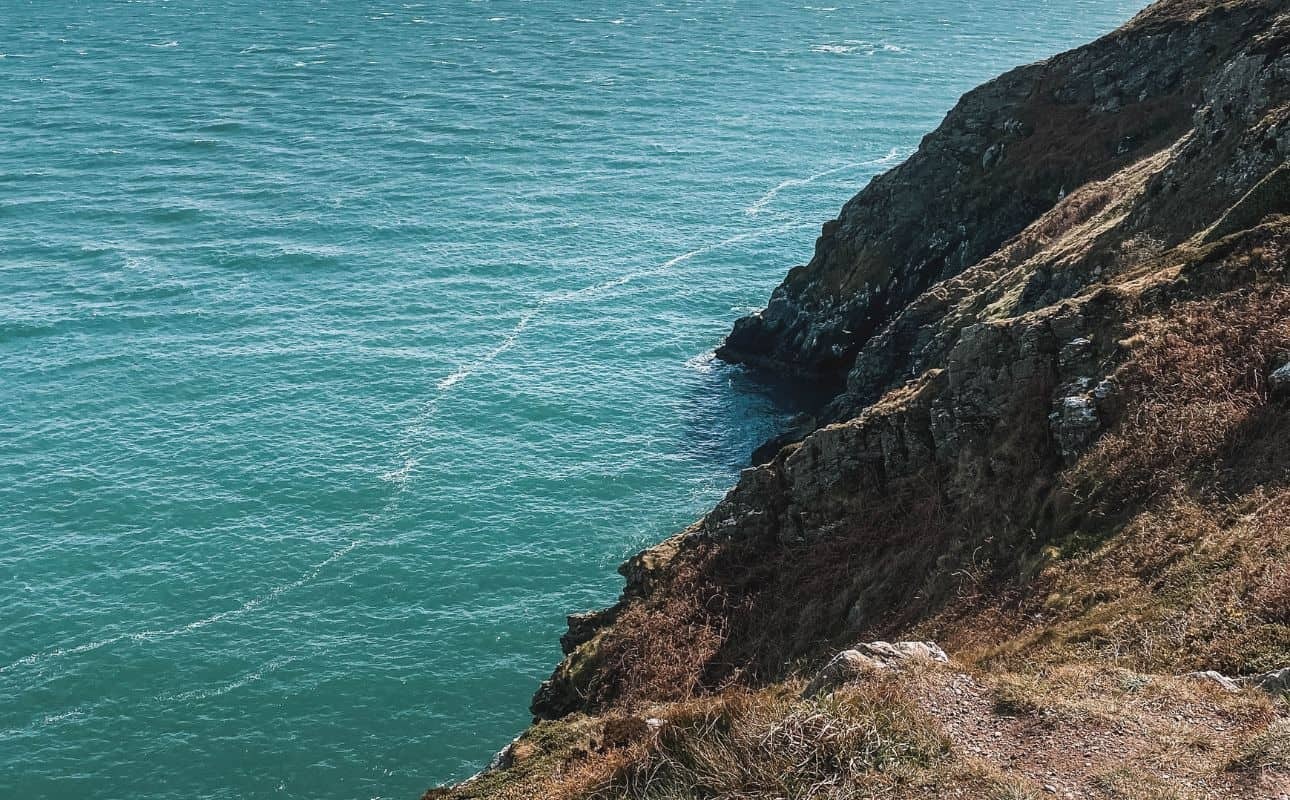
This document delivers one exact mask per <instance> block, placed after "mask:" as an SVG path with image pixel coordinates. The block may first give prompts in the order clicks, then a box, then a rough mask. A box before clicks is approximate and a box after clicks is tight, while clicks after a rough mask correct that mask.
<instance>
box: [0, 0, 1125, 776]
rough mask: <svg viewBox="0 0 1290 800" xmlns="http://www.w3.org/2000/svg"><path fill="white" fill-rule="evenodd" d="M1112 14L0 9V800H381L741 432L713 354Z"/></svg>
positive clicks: (624, 7)
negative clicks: (906, 174) (985, 87)
mask: <svg viewBox="0 0 1290 800" xmlns="http://www.w3.org/2000/svg"><path fill="white" fill-rule="evenodd" d="M1138 5H1140V2H1139V1H1138V0H1134V1H1127V0H1065V1H1063V2H1057V1H1056V0H1053V1H1052V2H1035V1H1034V0H1001V1H1000V2H992V3H984V2H956V1H952V0H925V1H924V2H918V3H912V2H910V3H906V2H843V1H842V0H825V1H824V2H819V3H817V4H816V5H801V4H787V3H784V4H781V3H733V2H712V3H699V2H660V3H655V4H639V3H628V2H606V0H600V1H599V2H592V3H585V4H584V3H580V4H570V3H558V2H548V1H547V0H533V1H532V2H500V1H499V2H455V1H454V2H437V3H431V2H425V3H374V2H361V3H360V2H330V3H327V2H314V3H305V2H284V3H273V4H259V3H251V2H209V3H200V2H196V1H195V0H194V1H193V2H180V1H178V0H176V1H175V2H59V1H58V0H41V1H40V2H30V3H28V2H16V0H0V54H2V55H0V542H2V543H3V547H0V797H23V798H45V797H48V798H62V797H81V796H91V795H92V796H97V797H137V798H142V797H148V798H181V797H182V798H192V797H204V798H236V797H312V798H320V797H325V798H332V797H335V798H351V797H362V798H369V797H376V796H381V797H413V796H415V795H416V794H417V793H419V792H420V791H421V790H422V789H424V788H426V787H427V786H428V785H430V784H432V783H435V782H438V781H446V780H450V779H454V778H460V777H463V776H465V775H468V774H469V773H470V772H472V771H473V770H474V769H476V768H477V767H478V766H479V765H480V764H481V763H482V762H483V761H484V760H486V759H487V757H488V756H489V755H490V754H491V753H492V752H493V751H495V750H496V749H497V748H499V747H500V746H502V745H503V744H504V743H505V742H506V741H507V740H508V739H509V738H510V736H512V735H513V734H514V733H515V732H517V731H518V730H519V729H520V728H521V727H522V726H523V724H524V723H525V722H526V714H525V706H526V704H527V699H528V696H529V695H530V694H531V692H532V691H533V689H534V688H535V686H536V684H537V682H538V681H539V680H540V679H541V678H542V677H544V676H545V675H546V673H547V672H548V671H549V670H550V668H551V666H552V665H553V664H554V662H555V660H556V659H557V657H558V646H557V637H558V635H559V633H560V632H561V630H562V628H563V615H564V614H565V613H566V612H569V611H574V610H580V609H587V608H594V607H599V606H602V605H604V604H606V603H608V602H610V601H611V600H612V599H613V597H614V595H615V594H616V592H617V590H618V587H619V581H618V579H617V577H616V576H615V575H614V571H613V570H614V567H615V566H616V564H617V563H618V562H619V561H620V560H621V559H622V558H623V557H625V556H626V555H628V554H630V553H631V552H633V551H634V550H636V549H639V548H640V547H642V546H644V545H646V544H649V543H652V542H654V541H657V540H659V539H661V538H663V537H664V536H666V535H667V534H669V533H671V532H672V531H674V530H676V529H678V528H680V527H681V526H683V525H685V524H686V523H688V522H689V521H691V520H692V519H694V518H695V517H697V516H698V515H699V514H700V513H701V512H702V511H703V510H704V509H705V507H707V506H709V505H710V504H711V503H713V502H714V501H715V500H716V499H718V498H719V497H720V495H721V494H722V493H723V491H724V490H725V488H726V487H727V486H728V485H729V484H730V483H731V482H732V480H733V478H734V475H735V473H736V471H737V470H738V468H739V467H740V466H741V464H742V462H743V460H744V458H745V457H746V455H747V453H748V452H749V451H750V450H751V449H752V448H753V447H754V446H755V445H756V444H757V443H758V442H759V441H760V440H761V439H763V438H764V437H765V436H766V435H768V434H769V433H771V432H772V430H773V429H774V427H775V425H776V423H777V419H778V418H779V416H781V415H782V413H783V411H782V410H781V409H777V408H776V407H774V406H773V405H772V404H771V403H770V402H769V401H768V400H767V398H765V397H764V396H763V395H761V394H759V393H758V392H756V391H755V390H754V387H753V386H752V385H751V384H750V383H749V382H748V381H747V379H746V378H745V377H744V376H743V375H742V374H741V373H740V372H738V371H736V370H731V369H729V368H725V367H722V366H719V365H716V364H714V363H713V362H712V360H711V358H710V357H709V355H708V354H709V353H710V352H711V349H712V348H713V346H714V345H715V344H717V342H718V341H719V340H720V337H721V335H722V334H723V333H724V332H725V330H726V329H727V327H728V325H729V323H730V321H731V320H732V319H733V318H734V317H736V316H738V315H739V314H740V313H742V312H743V311H745V310H746V309H748V308H749V307H753V306H756V305H759V304H760V303H762V302H763V301H764V299H765V297H766V295H767V294H768V292H769V290H770V289H771V287H772V286H773V285H774V284H775V283H776V282H777V281H778V280H779V278H780V277H781V276H782V274H783V272H784V271H785V270H786V269H787V268H788V267H789V266H791V265H793V264H795V263H800V262H801V261H803V260H805V259H806V258H808V257H809V254H810V250H811V245H812V242H813V240H814V237H815V235H816V232H817V231H818V225H819V223H820V222H821V221H822V220H824V219H826V218H827V217H830V216H831V215H832V214H833V213H834V212H835V211H836V210H837V208H838V207H839V206H840V205H841V203H842V202H843V201H844V200H845V199H847V198H848V197H849V196H850V195H851V194H852V193H853V192H854V191H855V190H856V189H858V188H859V187H860V186H861V185H863V183H864V182H865V180H867V178H868V177H870V176H871V175H873V174H874V173H875V172H877V171H879V170H881V169H883V168H885V166H887V165H890V164H891V163H893V162H894V159H896V158H898V157H899V156H901V155H903V154H905V153H907V152H909V151H910V149H911V148H912V147H914V146H915V145H916V144H917V141H918V139H919V137H920V136H921V135H922V134H923V133H925V132H926V131H927V130H929V129H931V128H932V127H933V126H934V125H936V124H937V123H938V122H939V120H940V118H941V117H942V115H943V114H944V112H945V110H946V109H947V108H948V107H949V106H950V105H951V104H952V103H953V101H954V99H955V98H956V97H957V95H958V94H960V93H961V92H962V91H964V90H966V89H968V88H970V87H971V86H973V85H975V84H977V83H978V82H980V81H981V80H983V79H985V78H987V77H989V76H991V75H993V74H995V73H997V72H999V71H1001V70H1003V69H1005V68H1007V67H1009V66H1011V65H1013V64H1016V63H1019V62H1023V61H1027V60H1033V59H1035V58H1038V57H1042V56H1045V55H1048V54H1050V53H1053V52H1056V51H1058V50H1061V49H1064V48H1066V47H1069V46H1073V45H1075V44H1077V43H1080V42H1082V41H1084V40H1087V39H1089V38H1091V37H1093V36H1095V35H1097V34H1099V33H1102V32H1104V31H1107V30H1109V29H1111V28H1112V27H1114V26H1115V25H1116V24H1118V23H1120V22H1122V21H1123V20H1125V19H1127V18H1128V16H1129V15H1130V14H1131V13H1132V11H1133V10H1135V9H1136V7H1137V6H1138Z"/></svg>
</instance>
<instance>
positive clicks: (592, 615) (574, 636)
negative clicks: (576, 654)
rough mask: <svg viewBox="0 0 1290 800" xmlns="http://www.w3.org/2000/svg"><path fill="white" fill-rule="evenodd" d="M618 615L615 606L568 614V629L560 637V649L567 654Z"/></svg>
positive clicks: (588, 639) (589, 639) (587, 640)
mask: <svg viewBox="0 0 1290 800" xmlns="http://www.w3.org/2000/svg"><path fill="white" fill-rule="evenodd" d="M616 616H618V613H617V610H616V609H615V608H612V607H611V608H602V609H600V610H599V611H587V612H584V613H581V614H570V615H569V616H568V617H567V618H566V621H567V622H568V623H569V630H568V631H566V632H565V634H564V635H563V636H561V637H560V649H561V650H563V651H564V654H565V655H566V656H567V655H569V654H570V653H572V652H573V651H574V650H577V649H578V647H579V646H580V645H582V644H584V643H586V642H589V641H591V638H592V637H593V636H595V635H596V631H598V630H600V629H601V628H603V627H605V626H606V625H609V624H610V623H612V622H613V621H614V618H615V617H616Z"/></svg>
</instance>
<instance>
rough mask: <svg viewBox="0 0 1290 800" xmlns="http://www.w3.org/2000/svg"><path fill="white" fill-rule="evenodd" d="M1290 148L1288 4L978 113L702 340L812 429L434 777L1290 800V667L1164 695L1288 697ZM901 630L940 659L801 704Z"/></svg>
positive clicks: (755, 789)
mask: <svg viewBox="0 0 1290 800" xmlns="http://www.w3.org/2000/svg"><path fill="white" fill-rule="evenodd" d="M1288 154H1290V8H1288V4H1287V2H1285V0H1275V1H1274V0H1232V1H1231V2H1217V3H1215V2H1197V1H1196V0H1164V1H1163V2H1159V3H1157V4H1155V5H1153V6H1151V7H1150V8H1149V9H1147V10H1146V11H1144V12H1143V13H1142V14H1140V15H1139V16H1138V17H1136V18H1135V19H1134V20H1133V21H1131V22H1130V23H1129V24H1128V25H1126V26H1125V27H1124V28H1122V29H1121V30H1119V31H1117V32H1115V33H1113V34H1111V35H1110V36H1108V37H1105V38H1103V39H1101V40H1099V41H1097V42H1095V43H1093V44H1090V45H1088V46H1086V47H1083V48H1080V49H1077V50H1075V51H1072V52H1070V53H1066V54H1063V55H1060V56H1057V57H1055V58H1053V59H1050V60H1048V61H1045V62H1042V63H1040V64H1035V65H1030V66H1026V67H1022V68H1019V69H1017V70H1014V71H1012V72H1010V73H1008V74H1006V75H1004V76H1002V77H1000V78H998V79H996V80H995V81H992V82H990V83H988V84H986V85H984V86H983V87H981V88H979V89H977V90H974V91H973V92H970V93H969V94H968V95H966V96H965V97H964V98H963V99H962V101H961V102H960V103H959V104H958V106H956V107H955V109H954V110H953V111H951V112H950V114H949V115H948V116H947V117H946V120H945V122H944V123H943V124H942V125H941V127H940V128H938V129H937V131H935V132H934V133H932V134H930V135H929V136H927V137H926V138H925V139H924V141H923V143H922V146H921V147H920V149H919V150H918V152H917V153H916V154H915V155H914V156H912V157H911V158H910V159H909V161H908V162H906V163H905V164H903V165H901V166H900V167H897V168H896V169H894V170H892V171H891V172H889V173H887V174H886V175H884V176H881V177H879V178H876V179H875V180H874V181H873V182H872V183H871V184H870V185H869V186H868V187H867V188H865V190H864V191H862V192H861V193H860V194H859V195H857V196H856V197H855V198H853V199H852V200H851V201H849V202H848V203H847V204H846V205H845V206H844V207H843V209H842V212H841V214H840V215H839V217H838V218H837V219H836V220H832V221H830V222H828V223H826V224H825V225H824V228H823V232H822V234H821V236H820V238H819V240H818V241H817V244H816V248H815V255H814V257H813V258H812V260H811V261H810V263H809V264H807V265H805V266H802V267H798V268H796V269H794V270H793V271H791V272H790V273H789V275H788V277H787V278H786V279H785V281H784V283H783V284H782V285H781V286H780V287H779V288H778V289H776V291H775V293H774V295H773V296H772V298H771V300H770V303H769V305H768V307H767V309H766V310H765V311H764V312H762V313H761V314H757V315H753V316H751V317H747V318H745V319H743V320H740V321H739V322H738V323H737V324H736V326H735V328H734V330H733V331H732V333H731V334H730V336H729V338H728V339H727V341H726V343H725V344H724V345H723V347H722V348H721V349H720V350H719V354H720V355H721V356H722V357H723V358H726V359H728V360H732V361H739V362H743V363H747V364H749V365H752V366H755V367H757V368H760V369H769V370H774V371H776V372H780V373H784V374H787V375H794V376H799V377H800V378H801V379H805V380H825V381H830V380H831V381H835V382H836V384H837V385H838V387H839V389H840V392H839V395H838V397H837V399H836V400H835V401H834V402H833V403H832V404H831V406H830V407H829V409H828V411H827V413H826V419H825V420H824V421H825V422H828V423H830V424H827V425H824V426H823V427H820V428H819V429H817V430H815V431H814V432H812V433H810V434H809V435H807V436H806V437H805V438H804V439H803V440H802V441H801V442H797V443H793V444H791V445H789V446H787V447H784V448H783V449H781V450H780V451H779V452H778V454H776V455H775V456H774V458H773V459H771V460H770V461H769V462H768V463H765V464H761V465H758V466H756V467H754V468H751V469H749V470H746V471H745V472H744V473H743V474H742V475H741V477H740V480H739V482H738V485H737V486H736V487H735V488H734V489H732V490H731V492H730V493H729V495H728V496H727V497H726V498H725V499H724V500H723V501H722V502H721V503H720V504H719V505H718V506H717V507H716V508H715V509H714V510H713V511H712V512H710V513H709V514H708V515H707V516H705V517H704V519H702V520H700V521H699V522H697V523H696V524H695V525H693V526H691V527H690V528H689V529H687V530H686V531H684V532H682V533H680V534H678V535H677V536H675V537H673V538H672V539H670V540H668V541H667V542H664V543H663V544H661V545H659V546H657V547H655V548H652V549H650V550H647V551H645V552H643V553H641V554H639V555H638V556H636V557H635V558H633V559H632V560H631V561H629V562H628V563H627V564H625V565H624V567H623V569H622V572H623V574H624V576H625V577H626V579H627V583H626V588H625V589H624V592H623V595H622V598H621V599H620V601H619V602H618V603H617V604H616V605H615V606H614V607H612V608H610V609H606V610H604V611H600V612H596V613H592V614H586V615H577V616H575V617H572V618H571V620H570V630H569V632H568V634H566V636H565V637H563V639H562V645H563V646H564V648H565V652H566V658H565V660H564V661H563V662H562V663H561V664H560V666H559V667H558V668H557V669H556V671H555V673H554V674H553V675H552V677H551V679H550V680H549V681H547V682H546V683H544V684H543V686H542V688H541V689H540V690H539V692H538V693H537V695H536V696H535V698H534V702H533V712H534V714H535V716H536V717H537V718H539V719H541V720H547V721H544V722H540V723H539V724H537V725H535V727H534V728H533V729H531V730H530V731H529V732H528V733H526V734H525V736H524V737H521V739H520V740H518V741H517V743H516V745H514V746H513V747H512V748H510V749H509V751H508V753H507V754H506V755H504V756H503V757H502V758H501V759H500V761H499V763H498V764H497V766H498V767H499V769H497V770H494V771H493V772H490V773H489V774H487V775H485V776H483V777H481V778H480V779H478V780H476V781H472V782H471V783H469V784H466V785H463V786H461V787H457V788H455V789H450V790H437V791H438V792H439V793H441V794H444V795H445V796H458V797H476V796H477V797H494V796H514V797H547V796H550V797H591V796H595V797H660V798H663V797H667V798H674V797H713V796H722V797H780V796H794V797H796V796H802V797H807V796H810V797H851V796H867V795H866V794H865V793H866V792H867V793H868V794H874V795H884V796H892V797H907V796H908V797H915V796H926V793H927V792H929V791H935V792H956V793H958V794H959V795H960V796H964V797H983V798H985V797H1005V796H1007V797H1026V796H1038V794H1035V793H1054V794H1067V795H1068V796H1073V797H1167V796H1168V797H1172V796H1177V797H1191V796H1196V797H1278V796H1281V794H1280V793H1284V792H1286V791H1290V722H1288V721H1287V710H1286V706H1285V702H1284V699H1277V697H1276V695H1277V690H1276V689H1275V687H1276V686H1280V685H1281V684H1277V683H1276V682H1275V681H1276V680H1278V679H1274V678H1269V679H1267V680H1268V681H1270V682H1269V683H1268V684H1267V685H1268V686H1272V687H1273V690H1272V691H1271V694H1269V693H1268V692H1265V691H1258V690H1253V689H1243V688H1241V686H1242V685H1243V684H1240V683H1232V684H1231V685H1230V686H1229V685H1223V684H1221V682H1217V681H1215V682H1214V686H1206V685H1202V684H1197V682H1196V681H1194V680H1191V679H1184V678H1181V677H1179V676H1183V675H1186V674H1188V673H1191V672H1194V671H1206V670H1213V671H1216V672H1219V673H1223V674H1225V675H1229V676H1251V677H1250V680H1248V681H1246V683H1248V684H1250V685H1255V684H1257V685H1259V686H1262V685H1263V683H1262V682H1261V681H1263V680H1264V679H1263V678H1262V677H1260V676H1266V675H1278V674H1287V675H1290V673H1280V672H1278V670H1281V669H1283V668H1285V667H1286V666H1290V567H1287V564H1290V278H1287V273H1286V262H1287V252H1288V251H1290V165H1288V164H1287V156H1288ZM884 638H889V639H920V640H934V641H936V642H937V643H939V645H940V646H941V647H943V648H944V649H945V650H946V651H948V653H949V654H950V660H949V662H947V664H940V663H939V662H937V663H924V664H921V665H920V666H918V667H917V668H916V669H913V670H911V671H907V672H904V673H901V672H899V671H897V670H892V669H888V668H887V667H886V666H882V665H880V666H881V669H879V670H878V671H879V672H881V673H882V674H880V675H879V674H870V673H865V675H861V674H860V672H857V673H856V674H854V675H851V674H850V673H848V675H849V677H845V678H844V679H842V680H839V681H832V679H830V681H832V682H829V681H826V683H828V685H829V686H830V687H831V688H830V692H829V693H828V695H827V697H825V698H823V699H822V698H821V697H819V696H817V695H818V692H816V691H814V690H813V691H811V692H808V693H807V694H806V695H805V696H803V695H802V694H801V691H802V688H803V686H804V685H806V683H807V681H808V680H809V679H810V678H812V677H816V678H817V680H816V681H814V682H812V683H811V687H815V686H818V685H821V684H819V677H818V676H817V670H819V668H820V667H821V666H822V665H824V664H826V663H828V664H830V665H831V668H832V667H833V666H835V662H836V659H834V656H835V654H837V653H838V652H839V651H840V650H844V651H845V652H847V653H851V652H858V651H853V650H849V649H847V648H851V647H853V646H855V645H856V643H858V642H866V641H870V640H876V639H884ZM830 659H833V660H832V661H831V660H830ZM870 661H872V659H870ZM848 663H851V662H848ZM856 663H862V662H859V661H857V662H856ZM863 663H869V662H868V661H864V662H863ZM874 663H878V662H874ZM875 669H877V668H875ZM835 671H836V670H835ZM827 672H828V670H826V673H827ZM861 672H863V670H861ZM871 672H872V671H871ZM829 674H832V673H829ZM866 676H867V677H866ZM1256 678H1257V680H1255V679H1256ZM1287 679H1288V680H1290V678H1287ZM835 684H836V685H835ZM808 688H810V687H808ZM811 720H814V721H813V722H809V721H811ZM785 731H793V732H795V733H793V735H791V736H789V735H788V734H784V732H785ZM839 731H848V732H849V733H847V734H846V736H842V734H841V733H839ZM777 732H778V733H777ZM835 734H836V735H837V736H840V737H841V738H840V739H836V740H835V738H830V737H834V736H835ZM781 735H783V736H788V738H782V736H781ZM873 736H877V737H878V739H879V740H881V741H885V742H888V743H891V742H895V743H897V744H899V746H898V747H896V748H895V749H894V750H889V749H884V748H883V747H881V746H878V745H874V746H873V747H870V746H869V745H866V744H865V742H869V743H870V744H872V737H873ZM777 737H781V738H777ZM847 737H853V738H847ZM1202 741H1204V742H1207V744H1206V745H1205V746H1204V747H1201V746H1200V745H1199V744H1198V743H1199V742H1202ZM1072 742H1084V743H1085V744H1084V745H1082V746H1083V747H1084V748H1085V750H1084V752H1083V753H1082V754H1081V756H1080V757H1079V758H1070V757H1069V755H1070V754H1069V752H1068V751H1069V750H1070V748H1071V746H1072V745H1071V743H1072ZM1096 742H1114V748H1113V752H1110V753H1107V752H1104V751H1103V750H1102V748H1101V745H1097V744H1095V743H1096ZM830 748H832V749H830ZM766 765H774V766H773V768H770V767H767V766H766ZM804 765H806V766H804ZM782 774H788V775H789V777H788V778H785V777H783V776H782ZM776 775H780V777H776ZM793 776H796V777H793ZM785 781H788V782H787V783H785ZM1144 787H1145V788H1144ZM1153 787H1154V788H1153ZM848 792H849V793H848ZM1006 792H1013V794H1006ZM1150 792H1155V794H1151V793H1150Z"/></svg>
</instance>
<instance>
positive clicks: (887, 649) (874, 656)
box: [802, 642, 949, 697]
mask: <svg viewBox="0 0 1290 800" xmlns="http://www.w3.org/2000/svg"><path fill="white" fill-rule="evenodd" d="M911 660H922V661H935V662H938V663H945V662H947V661H949V656H947V655H945V651H944V650H942V649H941V648H940V647H938V646H937V645H936V644H934V643H932V642H896V643H894V644H893V643H891V642H868V643H866V644H859V645H856V647H855V648H854V649H852V650H843V651H842V652H840V653H838V654H837V655H836V656H834V657H833V658H832V659H831V660H830V661H829V663H828V664H825V665H824V668H823V669H821V670H820V671H819V672H818V673H816V675H815V677H814V678H812V679H811V682H810V683H809V684H807V687H806V689H804V690H803V691H802V697H814V696H815V695H818V694H821V693H823V692H831V691H833V690H834V689H837V688H838V687H839V686H842V685H843V684H845V683H848V682H850V681H853V680H855V679H856V678H859V677H861V676H863V675H865V674H867V673H871V672H875V671H882V670H896V669H899V668H900V667H901V666H902V665H904V664H905V663H907V662H909V661H911Z"/></svg>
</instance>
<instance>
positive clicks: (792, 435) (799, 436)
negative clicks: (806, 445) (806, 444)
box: [749, 414, 818, 464]
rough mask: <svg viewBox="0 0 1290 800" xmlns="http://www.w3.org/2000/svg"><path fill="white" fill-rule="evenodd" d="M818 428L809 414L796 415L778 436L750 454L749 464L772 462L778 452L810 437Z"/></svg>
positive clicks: (814, 419)
mask: <svg viewBox="0 0 1290 800" xmlns="http://www.w3.org/2000/svg"><path fill="white" fill-rule="evenodd" d="M816 427H818V424H817V422H816V418H815V417H814V416H813V415H811V414H798V415H797V416H796V417H793V418H792V419H791V420H789V422H788V425H787V426H786V427H785V428H784V430H783V432H782V433H780V434H779V435H778V436H775V437H772V438H770V439H768V440H766V442H765V443H764V444H762V445H761V446H760V447H758V448H757V449H756V450H754V451H753V452H752V458H751V459H750V460H749V463H752V464H766V463H768V462H770V461H771V460H773V459H774V458H775V456H776V455H778V454H779V451H780V450H783V449H784V448H785V447H788V446H789V445H790V444H797V443H798V442H800V441H802V440H803V439H805V438H806V437H807V436H810V435H811V433H812V432H813V431H814V430H815V429H816Z"/></svg>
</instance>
